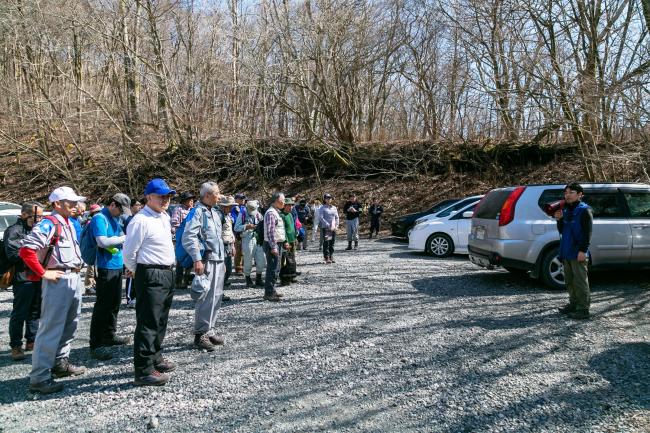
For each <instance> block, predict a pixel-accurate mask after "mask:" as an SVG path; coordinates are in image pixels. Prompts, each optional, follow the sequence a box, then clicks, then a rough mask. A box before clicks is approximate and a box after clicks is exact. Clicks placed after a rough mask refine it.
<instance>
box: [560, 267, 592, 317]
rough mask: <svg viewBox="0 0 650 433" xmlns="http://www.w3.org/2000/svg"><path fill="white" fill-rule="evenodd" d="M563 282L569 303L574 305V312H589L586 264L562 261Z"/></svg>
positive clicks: (589, 294) (589, 302)
mask: <svg viewBox="0 0 650 433" xmlns="http://www.w3.org/2000/svg"><path fill="white" fill-rule="evenodd" d="M562 264H563V265H564V281H565V283H566V288H567V290H568V292H569V303H570V304H571V305H575V307H576V311H589V306H590V304H591V293H590V291H589V276H588V275H587V267H588V262H587V261H584V262H579V261H577V260H563V262H562Z"/></svg>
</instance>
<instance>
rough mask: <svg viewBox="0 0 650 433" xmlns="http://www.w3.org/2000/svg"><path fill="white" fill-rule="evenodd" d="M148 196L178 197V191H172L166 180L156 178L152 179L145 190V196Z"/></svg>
mask: <svg viewBox="0 0 650 433" xmlns="http://www.w3.org/2000/svg"><path fill="white" fill-rule="evenodd" d="M147 194H160V195H170V194H171V195H176V191H175V190H173V189H171V188H170V187H169V185H167V182H165V180H164V179H160V178H156V179H151V180H150V181H149V183H148V184H147V186H146V187H145V188H144V195H147Z"/></svg>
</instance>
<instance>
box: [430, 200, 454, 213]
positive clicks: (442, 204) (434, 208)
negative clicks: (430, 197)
mask: <svg viewBox="0 0 650 433" xmlns="http://www.w3.org/2000/svg"><path fill="white" fill-rule="evenodd" d="M456 202H458V200H457V199H450V200H443V201H441V202H440V203H436V204H434V205H433V206H432V207H431V209H429V213H437V212H440V211H441V210H444V209H446V208H448V207H449V206H451V205H452V204H454V203H456Z"/></svg>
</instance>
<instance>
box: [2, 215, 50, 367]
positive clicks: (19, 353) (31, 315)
mask: <svg viewBox="0 0 650 433" xmlns="http://www.w3.org/2000/svg"><path fill="white" fill-rule="evenodd" d="M42 216H43V206H42V205H40V204H39V203H35V202H30V203H25V204H23V206H22V209H21V210H20V217H19V218H18V221H16V223H15V224H14V225H12V226H11V227H9V228H7V230H6V231H5V233H4V240H5V241H4V247H5V254H6V255H7V259H8V260H9V262H10V263H12V264H13V265H14V266H15V273H14V278H13V281H12V286H13V294H14V301H13V309H12V310H11V317H10V319H9V339H10V342H9V344H10V346H11V359H13V360H14V361H22V360H23V359H25V351H27V352H29V351H32V350H33V349H34V339H35V338H36V331H37V330H38V318H39V317H40V312H41V282H40V281H36V282H35V281H29V280H28V279H27V275H26V272H25V271H26V270H27V267H26V266H25V264H24V263H23V261H22V259H21V258H20V257H19V256H18V251H19V250H20V243H21V242H22V240H23V238H24V237H25V236H27V234H29V232H30V231H31V230H32V227H33V226H34V224H35V223H36V222H38V221H39V220H40V219H41V217H42ZM23 336H24V337H25V341H26V344H25V349H24V350H23Z"/></svg>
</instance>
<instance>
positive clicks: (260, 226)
mask: <svg viewBox="0 0 650 433" xmlns="http://www.w3.org/2000/svg"><path fill="white" fill-rule="evenodd" d="M255 239H256V240H257V245H263V244H264V217H262V219H261V220H260V222H259V223H257V225H256V226H255Z"/></svg>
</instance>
